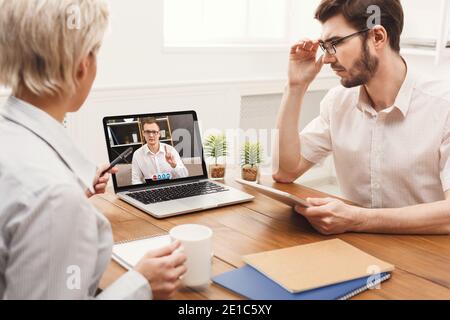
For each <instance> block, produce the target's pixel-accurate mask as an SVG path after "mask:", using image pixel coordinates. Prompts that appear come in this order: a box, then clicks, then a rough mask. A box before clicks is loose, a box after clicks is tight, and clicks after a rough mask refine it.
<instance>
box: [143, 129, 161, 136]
mask: <svg viewBox="0 0 450 320" xmlns="http://www.w3.org/2000/svg"><path fill="white" fill-rule="evenodd" d="M144 134H145V135H148V136H149V135H154V136H156V135H158V134H159V131H156V130H144Z"/></svg>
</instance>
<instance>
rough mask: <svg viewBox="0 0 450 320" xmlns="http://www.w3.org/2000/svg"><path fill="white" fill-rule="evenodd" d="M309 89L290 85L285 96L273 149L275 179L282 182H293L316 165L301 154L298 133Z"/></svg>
mask: <svg viewBox="0 0 450 320" xmlns="http://www.w3.org/2000/svg"><path fill="white" fill-rule="evenodd" d="M307 89H308V88H307V87H306V86H305V87H296V88H290V87H289V86H288V87H287V88H286V91H285V93H284V96H283V100H282V103H281V110H280V112H279V115H278V120H277V130H278V136H277V137H276V138H275V144H274V150H273V179H274V180H275V181H277V182H280V183H292V182H294V181H295V180H296V179H297V178H299V177H300V176H302V175H303V174H304V173H305V172H307V171H308V170H309V169H311V168H312V167H313V166H314V163H312V162H310V161H308V160H306V159H305V158H303V157H302V156H301V149H300V136H299V134H298V127H299V117H300V111H301V105H302V102H303V98H304V96H305V93H306V90H307Z"/></svg>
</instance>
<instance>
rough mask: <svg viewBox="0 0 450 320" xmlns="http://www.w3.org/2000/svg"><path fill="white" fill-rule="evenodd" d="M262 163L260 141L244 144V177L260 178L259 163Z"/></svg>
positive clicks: (254, 179) (248, 178) (242, 165)
mask: <svg viewBox="0 0 450 320" xmlns="http://www.w3.org/2000/svg"><path fill="white" fill-rule="evenodd" d="M261 163H262V147H261V144H260V143H259V142H256V143H251V142H246V143H245V144H244V145H243V146H242V153H241V167H242V179H244V180H247V181H256V180H257V179H258V173H259V165H260V164H261Z"/></svg>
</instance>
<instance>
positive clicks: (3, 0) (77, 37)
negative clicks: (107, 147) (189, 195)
mask: <svg viewBox="0 0 450 320" xmlns="http://www.w3.org/2000/svg"><path fill="white" fill-rule="evenodd" d="M107 25H108V9H107V6H106V4H105V2H104V1H103V0H58V1H54V0H0V86H1V85H3V86H6V87H9V88H10V89H11V90H12V95H11V97H10V98H9V99H8V101H7V102H6V105H5V106H4V107H2V108H0V146H1V152H0V230H1V231H0V298H2V299H87V298H94V297H95V298H103V299H151V298H153V299H163V298H168V297H169V296H171V295H172V294H173V293H174V291H175V290H176V289H177V288H178V287H179V285H180V281H179V278H180V276H182V275H183V274H184V273H185V272H186V268H185V266H184V262H185V259H186V257H185V256H184V255H183V254H181V253H177V252H175V250H176V249H177V247H178V246H179V243H174V244H173V245H171V246H169V247H166V248H164V249H161V250H159V251H158V252H153V253H149V254H148V255H147V256H146V257H144V258H143V259H142V260H141V261H140V263H139V264H138V266H137V267H136V268H135V269H134V270H131V271H129V272H128V273H126V274H125V275H124V276H122V277H121V278H119V279H118V280H117V281H116V282H115V283H113V284H112V285H111V286H110V287H108V288H106V289H105V290H104V291H103V292H102V293H100V294H99V295H97V296H95V294H96V292H97V285H98V282H99V280H100V278H101V276H102V274H103V273H104V271H105V269H106V267H107V265H108V263H109V261H110V258H111V247H112V243H113V242H112V234H111V227H110V224H109V222H108V221H107V220H106V219H105V217H104V216H103V215H102V214H100V213H99V212H98V211H97V210H96V209H95V208H94V207H93V206H92V205H91V204H90V202H89V201H88V198H87V197H88V196H90V195H93V194H95V193H102V192H104V190H105V187H106V184H107V182H108V179H109V174H105V175H104V176H102V177H100V176H99V172H101V171H102V169H104V168H105V167H104V166H103V167H101V168H96V167H95V166H93V165H92V164H91V163H90V162H89V161H88V160H87V159H85V158H84V157H83V156H82V155H81V154H80V153H79V151H78V150H77V149H76V148H75V147H74V145H73V143H72V142H71V141H70V139H69V138H68V136H67V134H66V132H65V130H64V128H63V125H62V122H63V119H64V117H65V115H66V113H68V112H77V111H78V110H79V108H80V107H81V105H82V104H83V103H84V101H85V99H86V97H87V95H88V94H89V91H90V90H91V86H92V83H93V81H94V79H95V76H96V68H97V63H96V57H97V52H98V50H99V48H100V44H101V42H102V38H103V35H104V33H105V30H106V29H107ZM113 172H115V171H113Z"/></svg>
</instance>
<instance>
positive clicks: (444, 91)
mask: <svg viewBox="0 0 450 320" xmlns="http://www.w3.org/2000/svg"><path fill="white" fill-rule="evenodd" d="M415 90H416V92H417V93H418V94H422V95H426V96H427V97H428V98H436V99H438V100H442V101H443V102H447V103H448V105H449V107H450V81H448V80H444V79H434V78H430V77H425V76H417V78H416V85H415Z"/></svg>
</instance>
